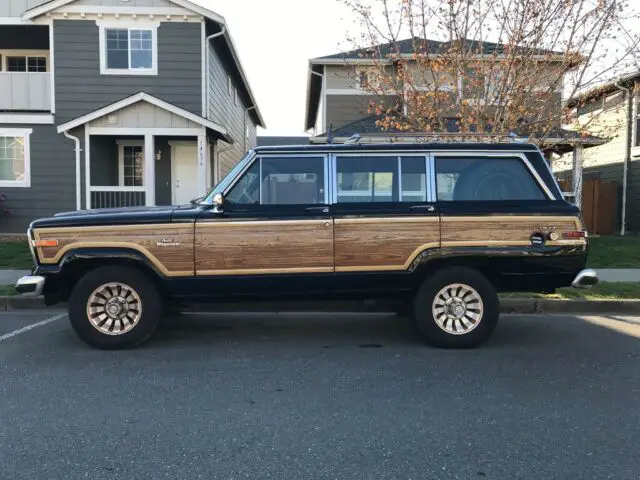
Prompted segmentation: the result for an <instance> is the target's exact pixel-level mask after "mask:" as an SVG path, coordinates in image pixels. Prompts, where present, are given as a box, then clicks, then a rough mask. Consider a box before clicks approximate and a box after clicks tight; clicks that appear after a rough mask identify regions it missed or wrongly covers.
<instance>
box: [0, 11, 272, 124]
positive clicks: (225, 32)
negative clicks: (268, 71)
mask: <svg viewBox="0 0 640 480" xmlns="http://www.w3.org/2000/svg"><path fill="white" fill-rule="evenodd" d="M0 1H1V0H0ZM76 1H77V0H49V1H48V2H45V3H43V4H41V5H38V6H36V7H33V8H31V9H29V10H26V11H25V12H24V13H23V14H22V19H23V20H31V19H33V18H36V17H39V16H41V15H45V14H46V13H48V12H51V11H53V10H55V9H57V8H60V7H63V6H65V5H68V4H69V3H73V2H76ZM168 1H170V2H171V3H175V4H176V5H177V6H179V7H182V8H185V9H187V10H190V11H192V12H194V13H197V14H199V15H202V16H203V17H205V18H207V19H209V20H211V21H213V22H215V23H217V24H218V25H219V26H220V29H221V30H220V31H221V32H222V36H223V37H224V39H225V41H226V44H227V46H228V48H229V51H230V52H231V56H232V58H233V62H234V64H235V66H236V68H237V69H238V73H239V74H240V78H241V79H242V83H243V87H244V90H245V92H246V94H247V97H248V98H249V101H250V104H251V105H250V107H253V108H252V109H251V112H253V113H254V114H255V117H256V119H257V123H258V125H259V126H261V127H263V128H266V124H265V121H264V118H263V117H262V113H260V109H259V108H258V102H256V99H255V96H254V94H253V91H252V90H251V85H250V84H249V79H248V78H247V75H246V73H245V70H244V67H243V66H242V62H241V61H240V57H239V56H238V52H237V49H236V45H235V43H234V42H233V38H232V37H231V33H230V32H229V28H228V27H227V22H226V20H225V19H224V17H223V16H221V15H218V14H217V13H215V12H212V11H211V10H209V9H207V8H205V7H203V6H201V5H199V4H197V3H194V2H192V1H190V0H168Z"/></svg>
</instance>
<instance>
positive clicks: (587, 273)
mask: <svg viewBox="0 0 640 480" xmlns="http://www.w3.org/2000/svg"><path fill="white" fill-rule="evenodd" d="M598 282H599V280H598V275H597V274H596V272H595V270H591V269H586V270H582V271H581V272H580V273H578V275H576V278H575V279H574V280H573V282H571V286H572V287H574V288H589V287H593V286H594V285H597V284H598Z"/></svg>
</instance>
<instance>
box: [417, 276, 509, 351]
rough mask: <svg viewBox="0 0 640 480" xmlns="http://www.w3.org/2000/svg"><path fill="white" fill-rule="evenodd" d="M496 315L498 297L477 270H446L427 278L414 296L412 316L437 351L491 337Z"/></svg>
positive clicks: (479, 341) (497, 314)
mask: <svg viewBox="0 0 640 480" xmlns="http://www.w3.org/2000/svg"><path fill="white" fill-rule="evenodd" d="M499 313H500V308H499V301H498V295H497V294H496V290H495V288H494V287H493V285H492V284H491V282H490V281H489V280H488V279H487V278H486V277H485V276H484V275H482V274H481V273H480V272H478V271H477V270H473V269H471V268H465V267H450V268H445V269H443V270H440V271H438V272H436V273H434V274H433V275H431V276H430V277H429V278H427V280H426V281H425V282H424V283H423V285H422V286H421V287H420V289H419V290H418V293H417V294H416V297H415V300H414V305H413V314H414V319H415V322H416V324H417V326H418V328H419V329H420V332H421V333H422V335H423V336H424V338H425V340H426V341H427V343H429V344H431V345H433V346H435V347H439V348H473V347H477V346H479V345H481V344H483V343H484V342H486V341H487V340H488V339H489V338H490V337H491V335H492V334H493V332H494V330H495V328H496V325H497V323H498V316H499Z"/></svg>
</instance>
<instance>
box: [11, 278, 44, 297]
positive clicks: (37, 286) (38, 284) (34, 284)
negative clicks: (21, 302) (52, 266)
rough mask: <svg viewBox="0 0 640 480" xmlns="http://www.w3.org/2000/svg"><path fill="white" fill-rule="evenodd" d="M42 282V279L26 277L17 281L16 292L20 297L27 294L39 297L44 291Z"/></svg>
mask: <svg viewBox="0 0 640 480" xmlns="http://www.w3.org/2000/svg"><path fill="white" fill-rule="evenodd" d="M44 282H45V278H44V277H39V276H36V275H28V276H26V277H22V278H21V279H19V280H18V281H17V283H16V290H17V292H18V293H19V294H21V295H22V294H25V295H27V294H28V295H33V296H40V295H42V292H43V291H44Z"/></svg>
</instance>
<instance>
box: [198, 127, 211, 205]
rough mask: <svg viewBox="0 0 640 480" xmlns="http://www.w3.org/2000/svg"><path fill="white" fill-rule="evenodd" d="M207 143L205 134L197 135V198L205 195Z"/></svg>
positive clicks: (207, 157)
mask: <svg viewBox="0 0 640 480" xmlns="http://www.w3.org/2000/svg"><path fill="white" fill-rule="evenodd" d="M208 150H209V142H207V135H206V132H205V133H204V134H202V135H198V196H199V197H201V196H203V195H206V193H207V161H208V159H209V153H208V152H207V151H208Z"/></svg>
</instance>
